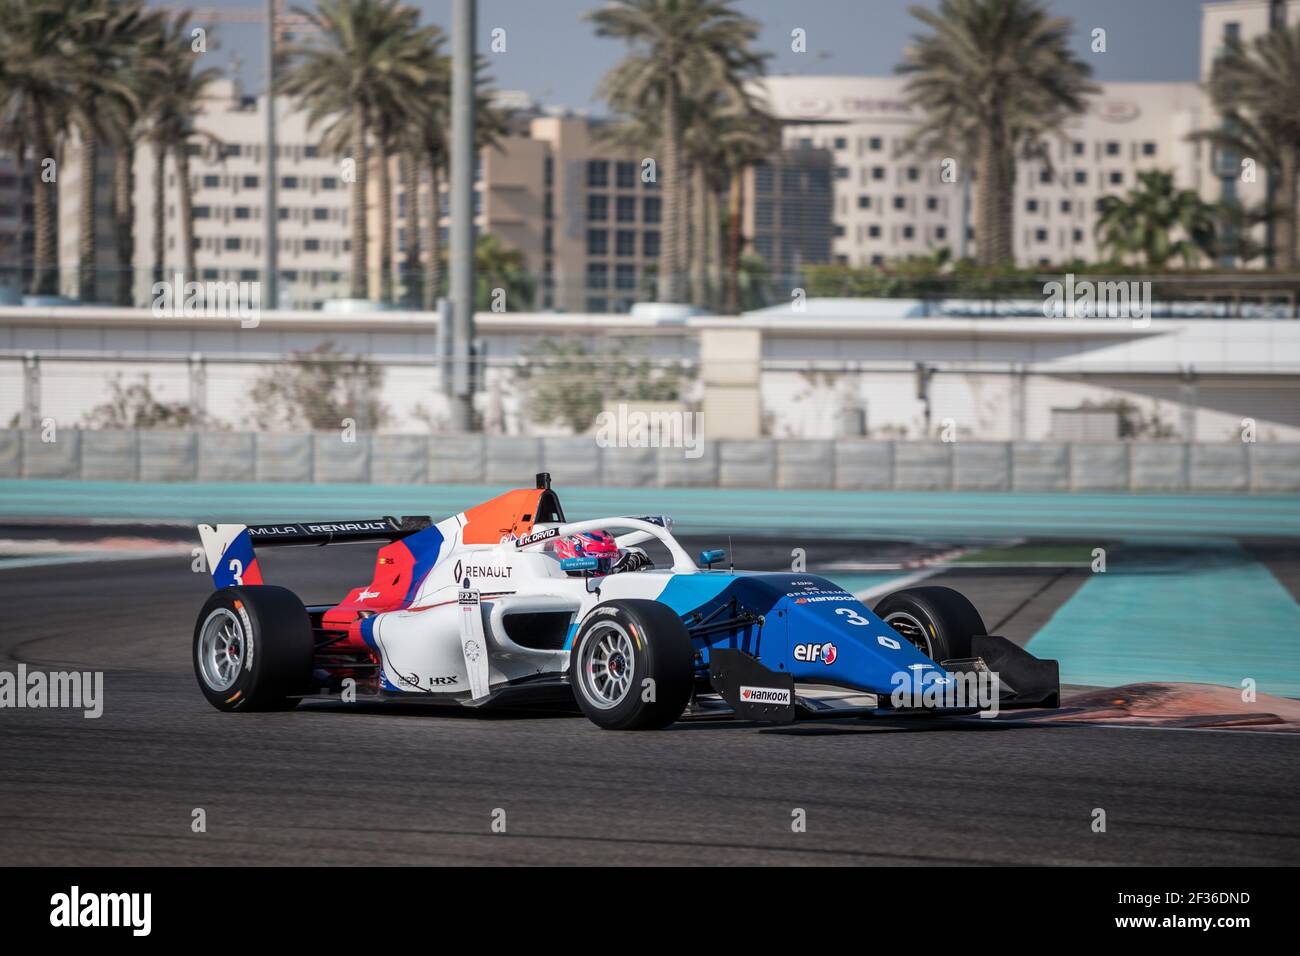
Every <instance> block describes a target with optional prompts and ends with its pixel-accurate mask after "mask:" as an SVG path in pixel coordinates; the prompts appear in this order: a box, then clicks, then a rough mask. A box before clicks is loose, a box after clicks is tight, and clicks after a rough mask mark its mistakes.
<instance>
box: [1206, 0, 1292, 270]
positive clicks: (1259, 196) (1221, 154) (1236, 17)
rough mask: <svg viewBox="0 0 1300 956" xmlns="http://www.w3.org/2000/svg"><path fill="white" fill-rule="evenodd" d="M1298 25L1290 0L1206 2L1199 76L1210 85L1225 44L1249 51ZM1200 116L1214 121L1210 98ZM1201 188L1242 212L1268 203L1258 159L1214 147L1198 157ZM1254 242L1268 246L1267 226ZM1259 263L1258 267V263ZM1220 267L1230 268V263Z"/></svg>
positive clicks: (1258, 231) (1208, 196) (1258, 230)
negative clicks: (1273, 32) (1273, 34)
mask: <svg viewBox="0 0 1300 956" xmlns="http://www.w3.org/2000/svg"><path fill="white" fill-rule="evenodd" d="M1296 24H1300V2H1296V0H1291V2H1290V3H1288V2H1286V0H1228V2H1216V3H1206V4H1204V5H1203V6H1202V7H1201V77H1202V78H1203V79H1205V80H1208V79H1209V78H1210V76H1211V74H1212V72H1213V70H1214V63H1215V61H1216V60H1218V58H1219V57H1220V56H1221V55H1222V54H1223V52H1224V50H1225V49H1226V48H1227V46H1228V44H1230V43H1233V42H1237V41H1240V42H1241V43H1242V44H1243V45H1246V46H1249V43H1250V41H1251V40H1253V39H1254V38H1256V37H1258V36H1260V35H1261V34H1264V33H1266V32H1268V31H1269V30H1271V29H1282V28H1286V27H1291V28H1294V27H1295V25H1296ZM1278 93H1279V95H1281V96H1294V95H1295V92H1294V91H1286V92H1284V91H1278ZM1203 103H1204V105H1203V107H1202V111H1203V115H1204V116H1206V117H1207V121H1208V123H1210V124H1213V123H1214V122H1216V119H1215V113H1214V108H1213V105H1212V104H1211V102H1210V98H1209V94H1208V93H1206V94H1204V100H1203ZM1201 168H1202V175H1203V182H1204V184H1205V188H1204V189H1203V190H1202V194H1203V195H1204V196H1205V198H1206V199H1208V200H1212V201H1215V202H1223V203H1232V204H1240V205H1241V206H1243V207H1245V208H1251V207H1258V206H1260V205H1261V204H1263V203H1265V202H1266V201H1269V199H1270V189H1273V190H1275V189H1276V183H1272V184H1270V182H1269V177H1268V175H1267V172H1266V170H1265V169H1264V168H1263V164H1262V163H1261V162H1260V161H1259V158H1258V157H1254V156H1244V155H1238V154H1237V153H1235V152H1233V151H1231V150H1227V149H1222V148H1218V147H1214V146H1211V147H1207V148H1206V150H1205V151H1204V153H1203V154H1202V156H1201ZM1253 238H1254V239H1255V240H1256V241H1257V242H1258V243H1261V244H1263V243H1266V241H1267V230H1266V227H1263V226H1260V227H1257V228H1256V229H1255V235H1254V236H1253ZM1262 261H1263V260H1261V261H1260V262H1259V263H1253V264H1261V263H1262ZM1222 264H1223V265H1226V266H1230V265H1233V264H1234V263H1233V262H1232V261H1231V259H1230V258H1227V259H1225V261H1224V262H1223V263H1222Z"/></svg>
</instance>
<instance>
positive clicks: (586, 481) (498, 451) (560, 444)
mask: <svg viewBox="0 0 1300 956" xmlns="http://www.w3.org/2000/svg"><path fill="white" fill-rule="evenodd" d="M47 437H49V436H48V435H43V434H42V433H41V432H39V431H19V430H16V429H8V430H0V478H56V479H72V480H78V479H79V480H85V481H135V480H140V481H270V482H310V483H327V482H343V483H358V484H364V483H376V484H426V483H428V484H490V485H512V484H518V483H519V482H520V481H521V480H524V479H526V478H529V477H531V476H532V475H533V474H535V473H536V472H539V471H549V472H550V473H551V474H552V476H553V477H554V478H555V480H556V481H557V482H560V483H562V484H565V485H572V486H589V487H600V486H606V487H719V488H837V489H844V490H864V491H869V490H900V491H1024V492H1053V491H1076V492H1105V491H1135V492H1249V493H1294V492H1298V491H1300V445H1290V444H1288V445H1282V444H1249V443H1234V444H1219V445H1190V444H1183V443H1179V442H1159V443H1157V442H1147V443H1143V442H1113V443H1064V442H1043V443H1034V442H961V441H958V442H950V443H945V442H881V441H865V440H863V441H857V440H840V441H794V440H789V439H782V440H770V439H761V440H745V441H710V442H705V443H704V444H703V445H702V446H701V447H700V448H699V449H698V450H699V454H698V455H696V456H695V457H687V456H686V453H685V452H686V450H685V449H682V448H617V447H601V446H600V445H599V444H598V443H597V442H595V441H594V440H592V439H587V438H502V437H488V436H482V435H375V436H369V435H361V436H357V437H356V439H355V441H351V442H346V441H343V440H342V439H341V438H340V436H339V435H338V433H335V432H317V433H307V434H302V435H277V434H261V433H253V432H242V433H241V432H183V431H175V432H167V431H79V430H75V429H63V430H60V431H58V432H57V433H56V440H53V441H46V440H44V439H45V438H47Z"/></svg>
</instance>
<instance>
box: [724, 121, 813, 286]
mask: <svg viewBox="0 0 1300 956" xmlns="http://www.w3.org/2000/svg"><path fill="white" fill-rule="evenodd" d="M833 169H834V167H833V160H832V155H831V153H830V151H829V150H826V149H816V148H813V147H811V146H807V145H800V146H795V147H793V148H790V149H784V150H782V151H781V152H779V153H778V154H777V155H775V156H773V157H772V158H771V159H770V160H769V161H768V162H765V163H759V164H756V165H754V166H750V167H749V168H748V169H746V170H745V187H744V196H745V207H744V214H743V215H742V216H741V222H742V223H743V227H742V228H743V232H744V236H745V238H746V240H747V242H748V248H749V249H750V250H751V251H752V252H754V253H755V254H756V255H758V257H759V258H761V259H762V260H763V262H764V263H765V264H766V266H767V269H768V271H769V273H770V274H771V275H772V277H773V278H780V277H793V276H795V275H796V274H797V273H798V272H799V270H800V268H801V267H803V266H806V265H824V264H826V263H828V262H830V261H831V248H832V242H833V237H834V230H835V226H834V225H833V223H832V209H833V206H834V198H835V196H834V187H833V183H832V173H833Z"/></svg>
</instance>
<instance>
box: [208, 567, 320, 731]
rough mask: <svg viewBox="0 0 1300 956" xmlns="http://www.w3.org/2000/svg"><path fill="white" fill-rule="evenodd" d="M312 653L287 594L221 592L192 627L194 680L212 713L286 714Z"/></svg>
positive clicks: (303, 616) (302, 612) (269, 589)
mask: <svg viewBox="0 0 1300 956" xmlns="http://www.w3.org/2000/svg"><path fill="white" fill-rule="evenodd" d="M313 649H314V641H313V639H312V630H311V619H310V618H309V617H308V616H307V611H306V609H305V608H304V607H303V606H302V601H300V600H299V599H298V596H297V595H296V594H294V593H293V592H292V591H290V590H288V589H286V588H281V587H275V586H274V585H265V584H262V585H237V586H234V587H228V588H222V589H221V590H219V591H216V592H215V593H213V595H212V596H211V597H210V598H208V600H207V602H206V603H205V604H204V605H203V609H202V610H201V611H199V617H198V621H197V622H196V623H195V625H194V646H193V659H194V676H195V677H196V678H197V679H198V682H199V689H200V690H201V691H203V696H204V697H206V698H207V699H208V703H210V704H211V705H212V706H213V707H215V708H217V710H224V711H244V710H289V709H291V708H293V707H296V706H297V705H298V698H297V696H296V695H299V694H303V693H306V691H307V688H308V685H309V684H310V681H311V663H312V652H313Z"/></svg>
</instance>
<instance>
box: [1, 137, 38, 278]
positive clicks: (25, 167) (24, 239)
mask: <svg viewBox="0 0 1300 956" xmlns="http://www.w3.org/2000/svg"><path fill="white" fill-rule="evenodd" d="M32 175H33V169H32V166H31V163H30V161H29V162H27V163H19V162H18V159H17V157H16V156H14V154H13V151H12V150H6V149H0V296H5V297H7V298H9V299H16V298H17V297H18V294H19V291H20V290H21V289H23V288H25V286H26V283H27V279H28V277H29V276H30V274H31V262H32V251H33V248H34V246H35V231H34V228H33V223H32V191H33V186H32ZM6 290H7V291H6ZM0 301H3V300H2V299H0Z"/></svg>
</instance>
